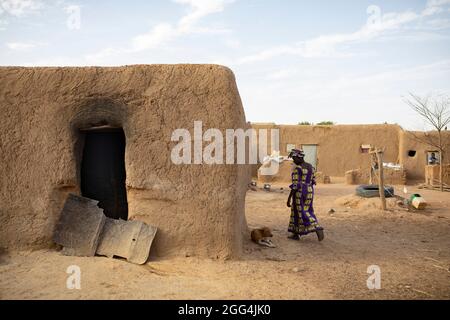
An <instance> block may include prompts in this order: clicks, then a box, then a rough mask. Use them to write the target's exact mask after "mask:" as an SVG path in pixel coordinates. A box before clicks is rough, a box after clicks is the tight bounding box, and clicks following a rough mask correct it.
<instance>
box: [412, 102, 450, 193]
mask: <svg viewBox="0 0 450 320" xmlns="http://www.w3.org/2000/svg"><path fill="white" fill-rule="evenodd" d="M405 102H406V103H407V104H408V105H409V106H410V107H411V109H413V110H414V111H415V112H416V113H418V114H419V115H420V116H421V117H422V118H423V119H424V120H425V121H426V122H427V123H428V124H429V125H431V126H432V127H433V128H434V129H435V130H436V131H437V139H436V134H434V135H433V134H432V133H431V134H430V133H428V132H425V134H424V137H419V136H418V135H417V134H415V133H414V132H411V134H412V135H413V136H414V138H415V139H416V140H418V141H420V142H423V143H426V144H428V145H430V146H433V147H435V148H437V149H438V150H439V155H440V161H439V184H440V187H441V191H444V183H443V182H444V181H443V174H444V172H443V163H444V158H445V156H444V154H445V151H446V150H445V149H446V145H447V141H446V140H447V139H448V136H447V137H446V139H444V136H443V134H442V131H444V130H445V129H446V127H447V125H448V124H450V99H449V97H448V96H445V95H439V96H436V95H435V96H432V95H430V94H429V95H427V96H425V97H420V96H418V95H414V94H412V93H410V96H409V98H406V99H405Z"/></svg>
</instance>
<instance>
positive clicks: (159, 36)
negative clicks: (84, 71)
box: [85, 0, 234, 64]
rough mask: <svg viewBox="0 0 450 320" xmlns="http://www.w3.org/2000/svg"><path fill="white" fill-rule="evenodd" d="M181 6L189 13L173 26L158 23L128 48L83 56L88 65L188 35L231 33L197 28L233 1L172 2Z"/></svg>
mask: <svg viewBox="0 0 450 320" xmlns="http://www.w3.org/2000/svg"><path fill="white" fill-rule="evenodd" d="M173 1H174V2H176V3H178V4H182V5H188V6H189V12H188V13H187V14H186V15H184V16H182V17H181V18H180V19H179V20H178V21H177V22H176V23H175V24H170V23H160V24H157V25H156V26H154V27H153V28H152V29H151V30H150V31H149V32H146V33H142V34H139V35H137V36H134V37H133V38H132V39H131V44H130V46H129V47H128V48H111V47H109V48H106V49H102V50H100V51H99V52H96V53H92V54H87V55H85V59H86V60H87V61H88V62H89V63H93V64H98V63H103V60H104V59H105V58H107V57H111V56H115V55H120V54H129V53H136V52H141V51H145V50H150V49H153V48H156V47H159V46H161V45H164V44H166V43H168V42H170V41H173V40H174V39H176V38H178V37H181V36H184V35H189V34H226V33H229V32H231V31H230V30H228V29H217V28H209V27H208V28H206V27H199V26H197V25H198V22H199V21H200V20H201V19H202V18H204V17H206V16H208V15H211V14H213V13H218V12H221V11H223V10H224V9H225V7H226V5H228V4H230V3H232V2H234V0H173Z"/></svg>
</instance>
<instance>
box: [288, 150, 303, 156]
mask: <svg viewBox="0 0 450 320" xmlns="http://www.w3.org/2000/svg"><path fill="white" fill-rule="evenodd" d="M294 157H299V158H304V157H305V153H304V152H303V150H299V149H292V150H291V152H290V153H289V155H288V158H294Z"/></svg>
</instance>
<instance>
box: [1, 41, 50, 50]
mask: <svg viewBox="0 0 450 320" xmlns="http://www.w3.org/2000/svg"><path fill="white" fill-rule="evenodd" d="M44 45H46V44H45V43H42V42H8V43H6V47H8V49H10V50H16V51H26V50H31V49H33V48H36V47H40V46H44Z"/></svg>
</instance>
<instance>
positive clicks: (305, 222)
mask: <svg viewBox="0 0 450 320" xmlns="http://www.w3.org/2000/svg"><path fill="white" fill-rule="evenodd" d="M289 158H292V159H293V160H294V163H295V167H294V169H293V171H292V184H291V185H290V186H289V187H290V188H291V192H290V193H289V197H288V201H287V206H288V207H289V208H291V219H290V222H289V229H288V231H289V232H291V233H292V235H291V236H289V239H292V240H299V239H300V236H303V235H307V234H308V233H311V232H315V233H316V234H317V238H318V239H319V241H322V240H323V238H324V232H323V228H322V227H321V226H320V225H319V222H318V221H317V218H316V216H315V214H314V207H313V200H314V185H315V184H316V180H315V177H314V171H315V169H314V167H313V166H312V165H311V164H309V163H307V162H305V154H304V153H303V151H302V150H298V149H293V150H292V151H291V152H290V153H289Z"/></svg>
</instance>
